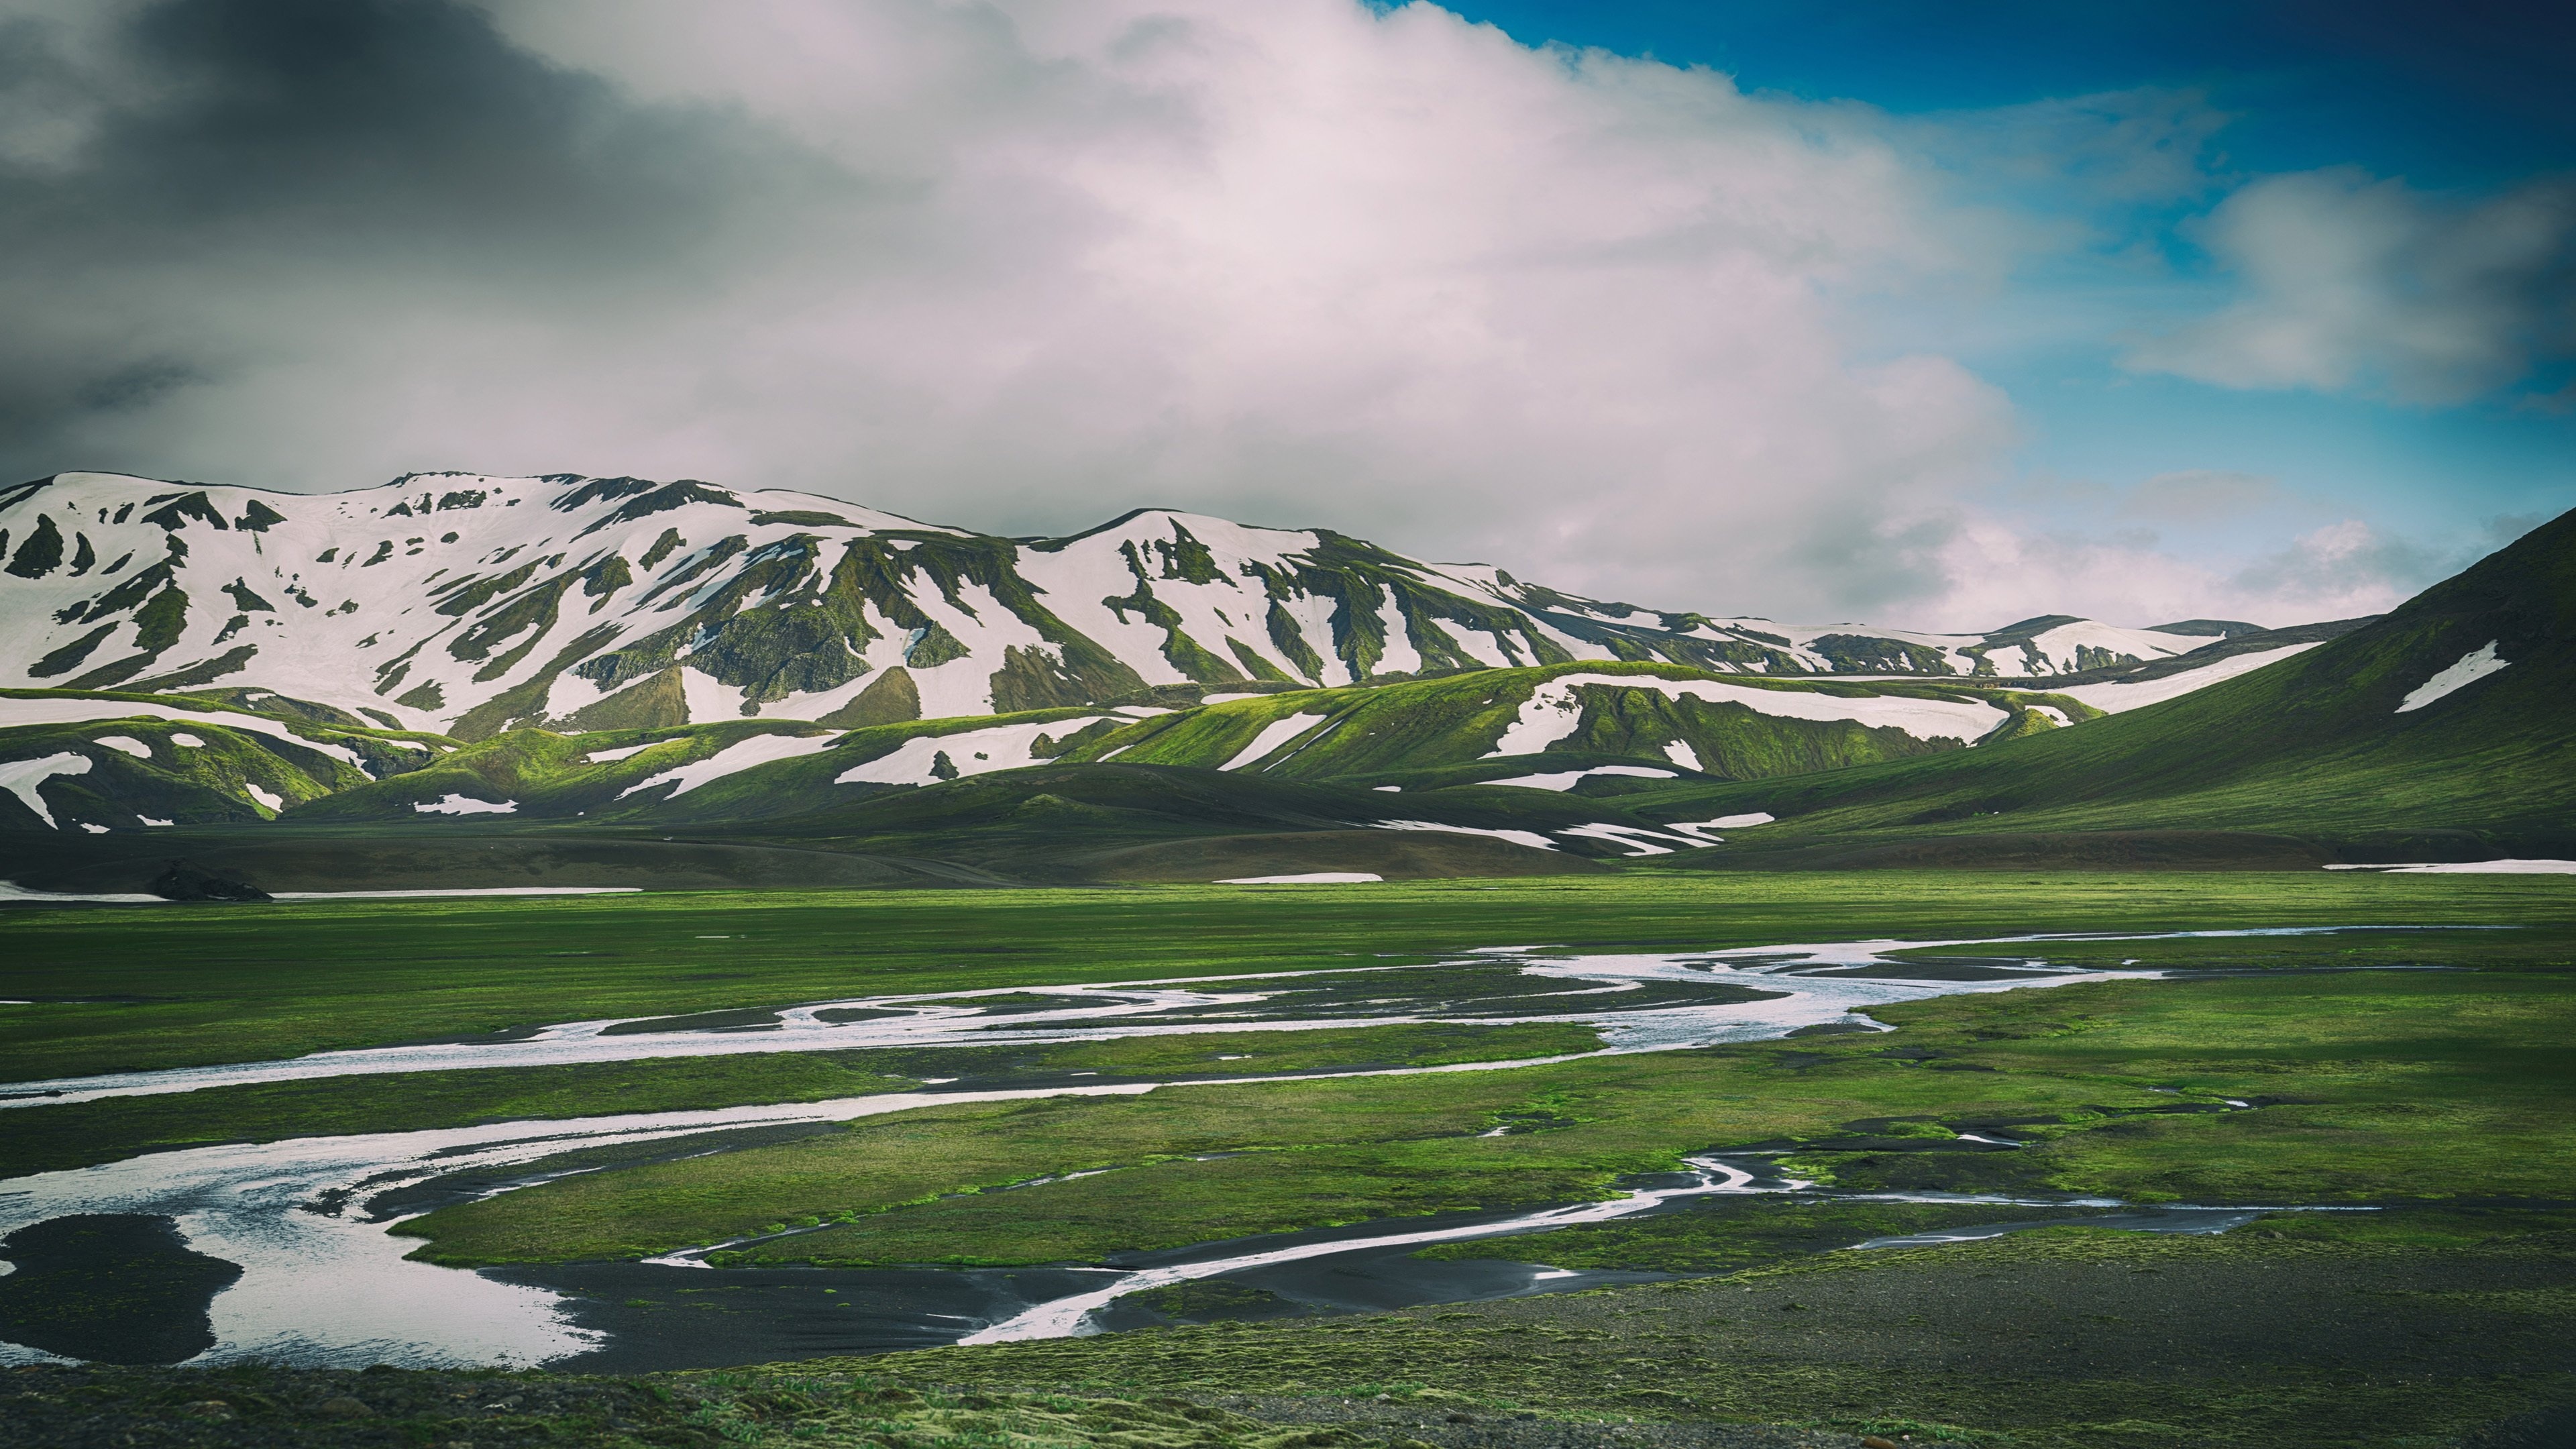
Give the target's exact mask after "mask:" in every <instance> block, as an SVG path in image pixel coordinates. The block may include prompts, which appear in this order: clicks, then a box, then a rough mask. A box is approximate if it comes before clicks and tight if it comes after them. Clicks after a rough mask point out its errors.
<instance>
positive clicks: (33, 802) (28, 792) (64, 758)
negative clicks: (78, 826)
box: [0, 750, 90, 830]
mask: <svg viewBox="0 0 2576 1449" xmlns="http://www.w3.org/2000/svg"><path fill="white" fill-rule="evenodd" d="M89 769H90V760H89V756H87V755H75V754H73V753H71V752H70V751H68V750H66V751H64V752H63V753H61V754H59V755H47V756H45V757H44V758H43V759H40V760H14V761H11V762H10V763H8V764H5V765H0V790H6V791H8V792H9V793H10V794H12V795H15V796H17V797H18V800H19V803H21V804H23V805H25V806H26V807H27V808H28V809H30V810H33V811H35V812H36V814H37V815H38V816H40V817H42V818H43V820H44V822H45V824H46V826H47V827H48V828H50V829H54V830H60V829H62V827H61V826H60V825H57V824H55V823H54V812H53V811H52V810H51V809H49V808H48V807H47V806H46V804H45V798H44V797H43V796H42V795H39V794H37V793H36V787H37V786H39V785H42V784H43V783H45V782H46V781H47V780H50V779H52V778H54V777H55V776H56V775H86V774H88V773H89Z"/></svg>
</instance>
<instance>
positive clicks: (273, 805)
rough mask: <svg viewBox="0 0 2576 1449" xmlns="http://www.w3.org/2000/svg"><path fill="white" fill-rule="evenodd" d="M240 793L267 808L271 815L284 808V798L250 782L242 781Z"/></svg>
mask: <svg viewBox="0 0 2576 1449" xmlns="http://www.w3.org/2000/svg"><path fill="white" fill-rule="evenodd" d="M242 793H243V794H245V795H248V796H249V797H250V798H252V799H253V800H256V801H258V802H259V803H260V804H262V805H265V806H267V807H268V808H269V810H270V811H271V812H272V813H274V812H276V811H279V810H283V809H285V808H286V797H285V796H283V795H279V794H276V793H274V792H272V791H270V790H268V789H265V788H263V787H262V786H260V785H258V784H256V783H254V782H252V781H249V780H244V781H242Z"/></svg>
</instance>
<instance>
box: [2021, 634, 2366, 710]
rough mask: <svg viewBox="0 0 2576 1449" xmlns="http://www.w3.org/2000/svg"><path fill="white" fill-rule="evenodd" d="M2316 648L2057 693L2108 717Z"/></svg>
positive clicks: (2268, 652) (2267, 652)
mask: <svg viewBox="0 0 2576 1449" xmlns="http://www.w3.org/2000/svg"><path fill="white" fill-rule="evenodd" d="M2316 647H2317V646H2316V645H2314V644H2289V645H2284V646H2283V647H2281V648H2279V649H2258V650H2256V651H2254V652H2253V653H2251V654H2239V655H2236V656H2235V657H2233V658H2229V659H2221V660H2219V661H2218V662H2217V663H2215V664H2209V665H2204V666H2202V667H2201V668H2199V669H2186V670H2184V671H2183V672H2181V673H2180V674H2168V675H2166V676H2165V677H2164V678H2162V679H2142V680H2140V681H2138V682H2137V683H2135V684H2079V685H2077V686H2075V687H2074V688H2072V689H2061V690H2058V691H2056V692H2057V693H2059V694H2062V695H2065V696H2066V697H2068V698H2069V699H2078V700H2082V701H2083V702H2084V703H2086V704H2089V705H2091V706H2093V707H2094V708H2095V709H2098V710H2101V711H2102V712H2103V713H2105V714H2119V713H2120V712H2122V711H2123V710H2132V709H2138V708H2141V707H2143V706H2145V705H2150V704H2162V703H2164V702H2165V701H2166V700H2168V699H2180V698H2181V697H2182V696H2184V695H2186V694H2189V693H2191V692H2193V691H2194V690H2200V689H2207V688H2208V687H2209V686H2211V685H2213V684H2216V683H2218V682H2219V681H2221V680H2225V679H2234V678H2235V677H2236V676H2238V675H2240V674H2251V673H2253V672H2254V671H2255V670H2257V669H2260V668H2262V667H2263V666H2264V665H2266V664H2270V663H2273V662H2275V661H2278V660H2282V659H2287V658H2289V657H2290V656H2291V655H2293V654H2303V653H2305V652H2307V651H2308V650H2310V649H2314V648H2316Z"/></svg>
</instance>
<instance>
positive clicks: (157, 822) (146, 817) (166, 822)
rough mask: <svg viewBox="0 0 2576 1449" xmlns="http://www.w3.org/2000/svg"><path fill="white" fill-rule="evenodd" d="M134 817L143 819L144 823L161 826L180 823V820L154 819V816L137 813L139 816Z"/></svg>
mask: <svg viewBox="0 0 2576 1449" xmlns="http://www.w3.org/2000/svg"><path fill="white" fill-rule="evenodd" d="M134 818H135V819H137V820H140V821H142V822H143V823H144V824H146V825H159V826H164V827H167V826H172V825H176V824H178V823H179V822H178V821H176V820H155V819H153V818H152V817H151V816H149V815H137V816H135V817H134Z"/></svg>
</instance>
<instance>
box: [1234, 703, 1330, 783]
mask: <svg viewBox="0 0 2576 1449" xmlns="http://www.w3.org/2000/svg"><path fill="white" fill-rule="evenodd" d="M1330 718H1331V716H1330V715H1321V714H1292V715H1290V716H1288V717H1287V718H1286V719H1276V720H1272V721H1271V722H1270V723H1268V724H1266V725H1263V726H1262V727H1261V733H1259V734H1257V735H1254V736H1253V737H1252V743H1251V744H1248V745H1245V746H1244V747H1243V749H1242V751H1241V752H1240V753H1238V754H1237V755H1236V756H1235V757H1234V758H1233V759H1231V760H1228V761H1226V762H1225V763H1224V764H1222V765H1219V766H1217V768H1218V769H1220V770H1240V769H1242V768H1243V767H1244V766H1246V765H1249V764H1251V763H1252V762H1253V761H1255V760H1257V759H1260V758H1261V757H1262V756H1264V755H1266V754H1269V753H1270V752H1271V751H1272V750H1275V749H1278V748H1279V747H1280V746H1281V745H1284V744H1286V743H1288V742H1289V741H1290V740H1293V739H1295V738H1296V737H1297V736H1299V735H1302V734H1304V733H1305V732H1306V731H1308V730H1310V729H1313V728H1314V727H1315V726H1317V725H1319V724H1322V723H1323V722H1324V721H1325V720H1327V719H1330Z"/></svg>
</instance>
